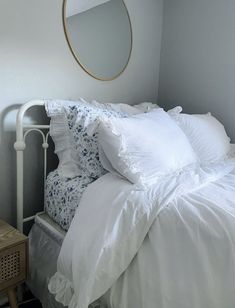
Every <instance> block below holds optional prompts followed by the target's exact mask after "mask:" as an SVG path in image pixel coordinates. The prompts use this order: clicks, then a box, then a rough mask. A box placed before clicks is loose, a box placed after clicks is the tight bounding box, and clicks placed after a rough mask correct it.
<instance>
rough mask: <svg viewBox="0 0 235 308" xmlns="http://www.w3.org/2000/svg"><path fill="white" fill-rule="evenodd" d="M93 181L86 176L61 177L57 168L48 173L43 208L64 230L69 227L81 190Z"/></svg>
mask: <svg viewBox="0 0 235 308" xmlns="http://www.w3.org/2000/svg"><path fill="white" fill-rule="evenodd" d="M93 181H94V179H93V178H89V177H86V176H78V177H76V178H74V179H63V178H61V177H60V176H59V174H58V170H54V171H52V172H51V173H49V175H48V177H47V180H46V185H45V210H46V212H47V213H48V215H49V216H50V217H51V218H52V219H53V220H54V221H55V222H56V223H58V224H59V226H60V227H61V228H62V229H64V230H65V231H67V230H68V229H69V226H70V224H71V222H72V219H73V217H74V215H75V212H76V209H77V208H78V205H79V202H80V199H81V197H82V194H83V192H84V191H85V189H86V188H87V186H88V185H89V184H90V183H91V182H93Z"/></svg>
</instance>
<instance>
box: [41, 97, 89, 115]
mask: <svg viewBox="0 0 235 308" xmlns="http://www.w3.org/2000/svg"><path fill="white" fill-rule="evenodd" d="M71 102H73V103H74V102H77V103H85V104H87V102H86V101H85V100H84V99H83V98H79V99H78V100H76V101H73V100H59V99H55V100H44V103H45V109H46V113H47V115H48V117H53V116H58V115H61V114H64V109H63V108H64V106H66V105H69V103H71Z"/></svg>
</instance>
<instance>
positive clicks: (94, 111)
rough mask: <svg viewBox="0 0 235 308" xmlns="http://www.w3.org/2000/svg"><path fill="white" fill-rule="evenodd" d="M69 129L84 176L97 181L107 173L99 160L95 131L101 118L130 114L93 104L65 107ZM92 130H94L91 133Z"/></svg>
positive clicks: (96, 132)
mask: <svg viewBox="0 0 235 308" xmlns="http://www.w3.org/2000/svg"><path fill="white" fill-rule="evenodd" d="M64 110H65V114H66V117H67V121H68V127H69V130H70V132H71V134H72V142H73V147H74V150H75V151H76V158H77V165H78V167H79V170H80V172H81V173H82V174H86V175H87V176H89V177H92V178H93V179H97V178H99V177H100V176H102V175H103V174H105V173H106V171H105V170H104V168H103V167H102V165H101V163H100V160H99V149H98V129H96V127H95V129H94V125H95V123H96V122H97V121H98V120H99V118H111V117H118V118H121V117H127V116H128V114H125V113H122V112H118V111H115V110H112V108H102V106H100V107H97V106H94V105H91V104H79V105H74V106H65V107H64ZM91 128H92V130H93V132H92V134H91V133H90V131H91Z"/></svg>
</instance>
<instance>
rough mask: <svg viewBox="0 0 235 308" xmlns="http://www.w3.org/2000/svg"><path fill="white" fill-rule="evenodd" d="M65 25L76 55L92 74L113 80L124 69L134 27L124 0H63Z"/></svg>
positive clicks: (67, 37) (130, 48)
mask: <svg viewBox="0 0 235 308" xmlns="http://www.w3.org/2000/svg"><path fill="white" fill-rule="evenodd" d="M63 24H64V31H65V35H66V39H67V42H68V45H69V47H70V50H71V52H72V54H73V56H74V57H75V59H76V61H77V62H78V63H79V65H80V66H81V67H82V68H83V69H84V70H85V71H86V72H87V73H88V74H89V75H91V76H92V77H94V78H96V79H99V80H112V79H114V78H116V77H118V76H119V75H120V74H121V73H122V72H123V71H124V69H125V68H126V66H127V64H128V62H129V59H130V55H131V50H132V29H131V23H130V17H129V14H128V11H127V8H126V5H125V3H124V1H123V0H64V2H63Z"/></svg>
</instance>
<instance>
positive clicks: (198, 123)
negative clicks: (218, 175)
mask: <svg viewBox="0 0 235 308" xmlns="http://www.w3.org/2000/svg"><path fill="white" fill-rule="evenodd" d="M172 117H173V118H174V119H175V120H176V121H177V123H178V125H179V126H180V128H181V129H182V130H183V132H184V133H185V135H186V136H187V137H188V139H189V141H190V143H191V145H192V147H193V149H194V151H195V153H196V154H197V156H198V158H199V159H200V161H201V162H213V161H217V160H220V159H223V158H225V157H226V155H227V154H228V153H229V151H230V138H229V137H228V136H227V134H226V131H225V129H224V126H223V125H222V124H221V123H220V122H219V121H218V120H217V119H216V118H215V117H213V116H212V115H211V114H210V113H208V114H195V115H189V114H175V115H172Z"/></svg>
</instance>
